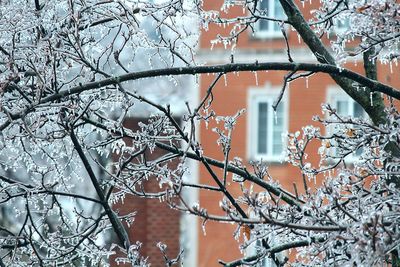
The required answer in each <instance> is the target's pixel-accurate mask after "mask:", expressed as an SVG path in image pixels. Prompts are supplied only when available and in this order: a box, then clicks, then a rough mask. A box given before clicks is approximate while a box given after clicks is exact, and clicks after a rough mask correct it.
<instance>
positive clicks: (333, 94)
mask: <svg viewBox="0 0 400 267" xmlns="http://www.w3.org/2000/svg"><path fill="white" fill-rule="evenodd" d="M328 103H329V104H330V105H331V106H332V107H333V108H334V109H336V112H337V113H338V115H339V116H341V117H343V118H346V117H351V118H365V117H366V113H365V111H364V109H363V108H362V107H361V105H360V104H358V103H357V102H355V101H354V100H353V99H352V98H351V97H350V96H348V95H347V94H345V93H344V92H343V91H342V90H340V89H336V88H330V89H329V90H328ZM339 127H342V126H341V125H331V126H330V127H329V128H328V129H327V131H328V133H330V134H333V133H334V132H335V131H338V130H339ZM361 153H362V148H359V149H357V151H356V152H355V153H352V154H350V155H348V156H347V157H346V160H350V161H354V160H356V159H357V157H358V156H360V155H361ZM332 155H337V153H336V152H333V154H332Z"/></svg>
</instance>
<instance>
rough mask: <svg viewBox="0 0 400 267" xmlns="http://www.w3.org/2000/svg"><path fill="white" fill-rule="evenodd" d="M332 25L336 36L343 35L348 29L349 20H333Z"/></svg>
mask: <svg viewBox="0 0 400 267" xmlns="http://www.w3.org/2000/svg"><path fill="white" fill-rule="evenodd" d="M334 25H335V33H336V34H344V33H345V32H346V31H347V30H348V29H350V19H349V18H345V19H343V20H339V19H336V20H334Z"/></svg>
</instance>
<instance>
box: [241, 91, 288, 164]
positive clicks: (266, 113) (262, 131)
mask: <svg viewBox="0 0 400 267" xmlns="http://www.w3.org/2000/svg"><path fill="white" fill-rule="evenodd" d="M279 91H280V89H276V90H271V89H270V88H269V89H264V90H260V89H253V90H250V91H249V96H250V97H249V103H248V106H249V116H250V119H249V129H250V134H249V137H250V140H249V141H250V145H249V147H250V158H251V159H263V160H267V161H280V160H281V159H282V158H283V155H282V152H283V150H284V137H283V136H282V134H283V133H285V132H286V131H287V111H286V106H287V100H286V98H283V99H282V101H281V102H280V104H279V106H278V108H277V110H276V112H275V111H274V110H273V107H272V105H273V103H274V101H275V100H276V99H277V97H278V95H279Z"/></svg>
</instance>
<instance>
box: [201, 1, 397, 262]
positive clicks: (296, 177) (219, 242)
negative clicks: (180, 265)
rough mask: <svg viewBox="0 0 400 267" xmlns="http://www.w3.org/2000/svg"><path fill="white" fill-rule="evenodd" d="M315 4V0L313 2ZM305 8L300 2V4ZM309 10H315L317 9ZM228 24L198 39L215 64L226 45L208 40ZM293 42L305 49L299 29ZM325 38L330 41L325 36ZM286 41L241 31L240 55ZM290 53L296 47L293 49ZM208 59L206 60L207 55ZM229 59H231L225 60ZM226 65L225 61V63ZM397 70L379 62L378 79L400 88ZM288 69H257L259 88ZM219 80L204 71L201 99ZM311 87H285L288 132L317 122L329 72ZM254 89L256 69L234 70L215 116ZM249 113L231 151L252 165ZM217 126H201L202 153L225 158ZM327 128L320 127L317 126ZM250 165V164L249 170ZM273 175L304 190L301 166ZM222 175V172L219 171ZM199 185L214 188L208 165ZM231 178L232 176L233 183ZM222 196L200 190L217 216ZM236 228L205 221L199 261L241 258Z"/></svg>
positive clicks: (218, 95)
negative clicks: (247, 155) (315, 116)
mask: <svg viewBox="0 0 400 267" xmlns="http://www.w3.org/2000/svg"><path fill="white" fill-rule="evenodd" d="M222 2H223V1H222V0H220V1H211V0H209V1H205V6H206V9H217V10H219V8H220V7H221V4H222ZM314 2H315V3H314ZM317 2H318V1H313V5H317V4H318V3H317ZM300 7H301V5H300ZM308 8H310V9H312V8H315V7H310V6H308ZM230 14H231V15H232V16H237V15H239V16H240V15H242V8H241V7H239V8H237V9H236V10H235V9H232V13H230ZM229 30H230V29H229V27H227V28H226V29H224V28H223V27H222V26H221V27H218V26H215V25H214V26H212V25H210V29H209V30H208V31H203V32H202V34H201V40H200V54H203V55H208V56H209V57H210V59H212V60H213V63H214V62H215V58H213V53H215V52H217V51H216V50H218V49H220V50H222V49H223V46H222V45H219V46H215V47H214V48H213V50H212V51H210V41H211V40H213V39H215V38H216V36H217V34H218V33H221V34H222V35H224V33H225V34H226V35H228V34H229ZM288 35H289V43H290V46H291V48H292V49H294V50H295V48H306V47H304V43H303V42H299V41H298V37H297V34H296V33H295V32H291V31H289V33H288ZM324 41H326V40H324ZM285 48H286V46H285V42H284V39H283V38H280V39H279V38H278V39H276V38H275V39H255V38H253V37H252V36H251V34H250V33H249V34H246V33H243V34H242V35H241V38H240V39H239V43H238V45H237V48H236V54H240V53H241V52H249V51H251V50H253V51H255V50H257V51H259V52H262V51H268V52H270V51H276V52H281V53H282V51H283V52H284V51H285ZM292 53H295V51H293V50H292ZM204 59H205V60H206V61H207V59H206V58H204ZM222 60H225V61H224V62H225V63H226V62H227V60H228V58H224V59H222ZM221 63H222V62H221ZM346 67H349V68H351V69H353V70H355V71H357V72H359V73H364V70H363V68H362V64H360V63H358V65H357V66H355V65H354V64H353V63H351V64H348V65H347V66H346ZM393 73H400V67H398V66H397V67H396V66H393V71H392V73H390V68H389V66H379V71H378V77H379V80H380V81H382V82H384V83H387V84H390V85H395V87H397V88H400V75H394V74H393ZM284 74H286V73H284V72H273V71H269V72H268V73H267V72H258V75H257V76H258V84H259V85H258V87H259V88H260V90H268V89H266V87H265V84H266V83H268V84H270V85H271V86H272V87H279V88H280V87H281V86H282V81H283V75H284ZM214 79H215V76H214V75H202V76H201V79H200V95H201V97H203V96H204V95H205V92H206V90H207V89H208V87H209V85H210V84H211V83H212V81H213V80H214ZM308 84H309V85H308V88H306V80H305V79H299V80H297V81H295V82H292V83H291V84H290V89H288V90H287V92H286V94H287V95H288V97H289V98H288V100H289V117H288V119H289V125H288V131H289V132H292V133H293V132H295V131H301V129H302V127H303V126H305V125H310V124H311V125H315V123H314V122H313V121H312V117H313V116H314V115H321V103H323V102H326V101H327V88H328V86H330V85H335V84H334V82H333V81H332V79H331V78H330V77H329V76H328V75H325V74H316V75H314V76H312V77H310V78H308ZM250 87H252V88H254V87H256V79H255V75H254V73H250V72H249V73H240V74H239V76H237V75H236V74H228V75H227V86H224V81H223V80H222V81H220V82H219V84H217V86H216V87H215V88H214V90H213V95H214V101H213V105H212V109H213V110H215V111H216V113H217V115H221V116H225V115H234V114H235V113H236V112H237V111H238V110H240V109H242V108H247V109H248V107H247V99H248V89H249V88H250ZM247 116H248V114H247V115H244V116H242V117H241V118H240V119H239V120H238V123H237V124H236V126H235V130H234V132H233V137H232V138H233V141H232V149H231V153H230V155H231V158H230V159H232V158H233V157H234V156H238V157H241V158H242V159H243V161H244V162H247V163H248V160H249V159H248V158H246V154H247V153H246V151H247V140H248V138H247V135H248V129H247V119H248V117H247ZM216 126H217V125H215V124H213V123H211V124H210V125H208V127H206V126H205V125H204V124H201V128H200V140H201V144H202V146H203V148H204V154H205V155H207V156H209V157H213V158H216V159H218V160H222V159H223V153H222V149H221V147H219V146H218V145H217V143H216V140H217V138H218V137H217V134H216V133H214V132H212V131H211V129H212V128H213V127H216ZM317 126H319V127H321V128H322V129H323V127H322V126H321V125H317ZM318 146H319V144H318V143H317V142H314V143H312V144H311V146H310V147H309V150H308V151H309V155H310V157H309V159H308V160H309V161H310V162H311V163H312V164H314V166H316V165H317V164H318V162H319V157H318V156H316V155H317V153H316V152H317V149H318ZM249 169H251V168H249ZM269 172H270V174H271V175H272V176H273V177H274V178H275V179H277V180H279V182H280V183H281V184H282V186H283V187H284V188H286V189H287V190H288V191H290V192H292V193H293V192H294V190H293V183H296V184H297V187H298V189H299V192H300V193H301V192H303V191H304V190H303V189H302V186H301V185H302V178H301V175H300V172H299V171H298V169H296V168H294V167H293V166H291V165H288V164H278V163H270V164H269ZM217 173H218V174H221V172H220V171H217ZM199 180H200V183H208V184H211V185H214V186H215V183H213V181H212V179H211V177H210V175H209V174H208V172H207V171H206V169H205V168H204V167H202V166H200V172H199ZM230 181H231V180H229V182H230ZM321 182H322V178H321V179H318V180H317V181H316V185H318V184H320V183H321ZM228 189H229V190H230V191H231V192H232V193H233V194H234V195H238V194H240V189H239V187H238V186H237V185H236V184H234V183H232V185H230V186H229V187H228ZM221 199H222V195H221V194H219V193H215V192H206V191H202V192H200V194H199V200H200V205H201V206H202V207H205V208H206V209H207V210H208V211H209V214H219V215H222V214H223V213H222V211H221V209H220V208H219V201H220V200H221ZM234 230H235V228H234V227H233V226H232V225H230V224H220V223H215V222H208V223H207V224H206V235H203V234H202V230H201V229H200V230H199V254H198V255H199V264H198V266H200V267H203V266H219V265H218V259H221V260H223V261H230V260H234V259H238V258H240V257H241V256H242V255H241V253H240V251H239V249H238V245H239V242H237V241H235V240H234V239H233V231H234Z"/></svg>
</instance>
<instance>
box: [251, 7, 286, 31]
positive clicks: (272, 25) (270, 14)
mask: <svg viewBox="0 0 400 267" xmlns="http://www.w3.org/2000/svg"><path fill="white" fill-rule="evenodd" d="M262 1H268V6H269V7H272V8H269V9H268V10H267V14H266V15H267V16H268V17H271V18H275V5H280V3H279V1H278V0H262ZM259 4H261V2H259ZM283 15H284V16H285V14H283ZM260 23H261V19H259V20H258V21H257V22H256V23H255V24H254V36H255V37H257V38H280V37H283V35H282V32H281V30H275V25H276V24H277V23H278V22H275V21H268V20H267V21H265V23H268V30H261V29H260Z"/></svg>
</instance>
